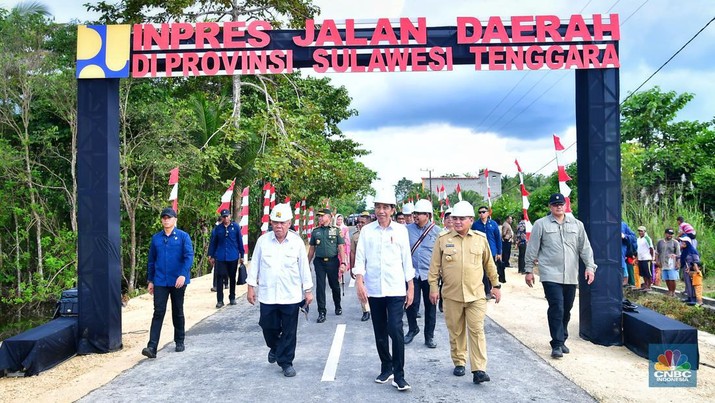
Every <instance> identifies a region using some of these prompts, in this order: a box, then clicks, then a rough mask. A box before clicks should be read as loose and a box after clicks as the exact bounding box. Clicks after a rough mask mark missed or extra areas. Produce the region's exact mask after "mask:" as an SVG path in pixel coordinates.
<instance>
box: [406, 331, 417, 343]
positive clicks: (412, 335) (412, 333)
mask: <svg viewBox="0 0 715 403" xmlns="http://www.w3.org/2000/svg"><path fill="white" fill-rule="evenodd" d="M419 332H420V329H417V330H410V331H409V332H407V334H406V335H405V344H410V343H412V339H414V338H415V336H417V333H419Z"/></svg>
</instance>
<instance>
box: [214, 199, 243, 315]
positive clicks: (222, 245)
mask: <svg viewBox="0 0 715 403" xmlns="http://www.w3.org/2000/svg"><path fill="white" fill-rule="evenodd" d="M209 262H210V263H211V265H213V267H214V272H215V273H216V281H215V283H216V284H215V286H216V308H221V307H223V287H222V284H224V282H225V281H226V280H227V279H228V285H229V294H228V301H229V304H231V305H236V271H237V269H238V265H239V263H243V237H242V236H241V226H240V225H238V224H236V223H235V222H234V221H232V220H231V212H230V211H229V210H228V209H224V210H221V222H220V223H219V224H218V225H216V227H215V228H214V229H213V231H211V240H210V241H209Z"/></svg>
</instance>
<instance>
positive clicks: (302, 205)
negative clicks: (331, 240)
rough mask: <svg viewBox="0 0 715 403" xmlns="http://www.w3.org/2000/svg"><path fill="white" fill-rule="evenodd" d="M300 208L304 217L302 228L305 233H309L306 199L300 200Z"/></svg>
mask: <svg viewBox="0 0 715 403" xmlns="http://www.w3.org/2000/svg"><path fill="white" fill-rule="evenodd" d="M300 210H301V211H302V214H301V218H302V219H303V224H302V229H303V232H302V233H303V235H308V208H307V207H306V204H305V199H303V200H301V201H300Z"/></svg>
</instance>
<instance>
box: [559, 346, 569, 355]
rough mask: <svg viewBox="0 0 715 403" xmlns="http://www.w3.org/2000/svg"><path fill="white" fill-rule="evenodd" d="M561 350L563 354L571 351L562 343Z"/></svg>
mask: <svg viewBox="0 0 715 403" xmlns="http://www.w3.org/2000/svg"><path fill="white" fill-rule="evenodd" d="M561 352H562V353H564V354H568V353H570V352H571V350H569V348H568V347H566V345H565V344H564V345H563V346H561Z"/></svg>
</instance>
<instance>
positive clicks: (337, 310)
mask: <svg viewBox="0 0 715 403" xmlns="http://www.w3.org/2000/svg"><path fill="white" fill-rule="evenodd" d="M342 314H343V308H335V315H337V316H340V315H342Z"/></svg>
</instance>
